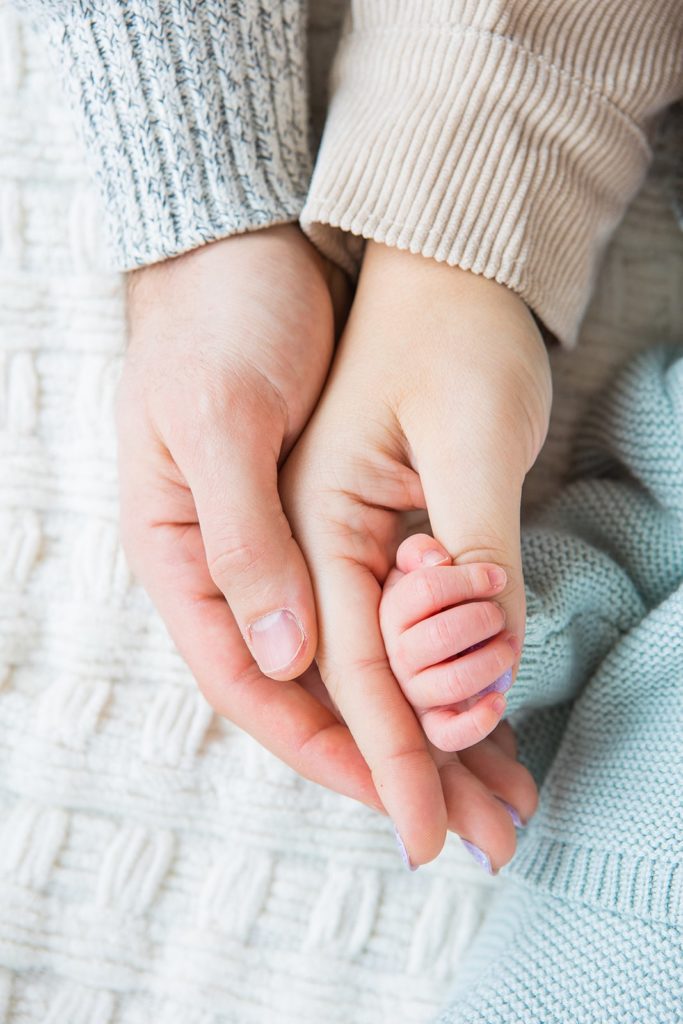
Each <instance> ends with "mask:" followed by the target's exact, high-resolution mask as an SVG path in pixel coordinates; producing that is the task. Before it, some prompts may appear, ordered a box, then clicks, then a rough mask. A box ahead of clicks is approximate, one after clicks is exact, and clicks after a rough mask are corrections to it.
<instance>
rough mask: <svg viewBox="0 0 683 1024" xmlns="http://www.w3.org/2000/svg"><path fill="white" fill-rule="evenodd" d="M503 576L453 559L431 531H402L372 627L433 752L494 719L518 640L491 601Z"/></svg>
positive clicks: (481, 732) (471, 737)
mask: <svg viewBox="0 0 683 1024" xmlns="http://www.w3.org/2000/svg"><path fill="white" fill-rule="evenodd" d="M506 582H507V574H506V572H505V570H504V569H502V568H501V567H500V566H497V565H493V564H491V563H480V562H471V563H469V564H467V565H453V564H452V559H451V557H450V555H449V554H448V553H447V552H446V550H445V549H444V548H443V547H442V545H440V544H439V543H438V542H437V541H435V540H434V538H433V537H430V536H428V535H426V534H417V535H415V536H412V537H408V538H407V540H405V541H404V542H403V543H402V544H401V546H400V547H399V549H398V551H397V553H396V566H395V567H394V568H393V569H392V570H391V572H390V573H389V576H388V577H387V580H386V582H385V585H384V590H383V593H382V599H381V603H380V625H381V628H382V635H383V638H384V643H385V646H386V650H387V655H388V658H389V664H390V665H391V670H392V672H393V673H394V675H395V676H396V679H397V680H398V682H399V684H400V686H401V689H402V690H403V693H404V694H405V696H406V698H407V700H408V701H409V702H410V703H411V704H412V706H413V710H414V711H415V714H416V715H417V717H418V718H419V719H420V722H421V724H422V728H423V730H424V733H425V735H426V736H427V738H428V739H429V740H430V741H431V742H432V743H433V744H434V746H436V747H438V748H439V749H440V750H446V751H457V750H464V749H465V748H467V747H470V746H472V745H473V744H475V743H478V742H479V741H480V740H482V739H484V737H485V736H488V735H489V733H490V732H492V730H493V729H495V727H496V726H497V725H498V723H499V722H500V718H501V715H502V714H503V712H504V711H505V697H504V696H503V694H504V693H505V692H506V690H508V689H509V688H510V686H511V685H512V666H513V664H514V662H515V659H516V657H517V656H518V655H519V653H520V649H521V644H520V641H519V638H518V637H516V636H514V635H513V634H512V633H510V631H509V630H506V629H505V628H504V625H505V613H504V611H503V609H502V608H501V606H500V605H499V604H497V603H496V602H495V600H493V599H494V597H495V596H496V595H497V594H500V593H501V592H502V591H503V590H504V588H505V584H506Z"/></svg>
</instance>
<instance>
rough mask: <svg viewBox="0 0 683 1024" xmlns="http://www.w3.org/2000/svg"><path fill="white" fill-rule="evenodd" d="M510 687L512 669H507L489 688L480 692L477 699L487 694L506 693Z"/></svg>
mask: <svg viewBox="0 0 683 1024" xmlns="http://www.w3.org/2000/svg"><path fill="white" fill-rule="evenodd" d="M511 686H512V669H511V668H509V669H507V671H505V672H503V674H502V676H498V678H497V679H495V680H494V681H493V682H492V683H491V684H490V685H489V686H487V687H485V688H484V689H483V690H480V691H479V693H478V694H477V697H485V696H486V694H487V693H507V692H508V690H509V689H510V687H511Z"/></svg>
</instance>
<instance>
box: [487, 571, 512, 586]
mask: <svg viewBox="0 0 683 1024" xmlns="http://www.w3.org/2000/svg"><path fill="white" fill-rule="evenodd" d="M487 572H488V577H489V583H490V584H491V586H492V587H502V585H503V584H504V583H505V581H506V580H507V578H508V575H507V573H506V572H505V569H499V568H497V567H496V568H494V569H488V570H487Z"/></svg>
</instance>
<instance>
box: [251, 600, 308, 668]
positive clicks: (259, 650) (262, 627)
mask: <svg viewBox="0 0 683 1024" xmlns="http://www.w3.org/2000/svg"><path fill="white" fill-rule="evenodd" d="M247 639H248V640H249V645H250V647H251V652H252V654H253V655H254V658H255V659H256V661H257V662H258V665H259V668H260V669H261V671H262V672H266V673H268V672H279V671H281V670H282V669H283V668H287V666H288V665H291V664H292V662H293V661H294V659H295V658H296V656H297V654H298V653H299V651H300V650H301V648H302V647H303V645H304V640H305V639H306V637H305V636H304V631H303V629H302V628H301V623H300V622H299V620H298V619H297V617H296V615H295V614H294V613H293V612H291V611H290V610H289V608H278V610H277V611H274V612H270V613H269V614H268V615H263V616H262V617H261V618H260V619H256V621H255V622H252V623H251V625H250V626H249V627H248V628H247Z"/></svg>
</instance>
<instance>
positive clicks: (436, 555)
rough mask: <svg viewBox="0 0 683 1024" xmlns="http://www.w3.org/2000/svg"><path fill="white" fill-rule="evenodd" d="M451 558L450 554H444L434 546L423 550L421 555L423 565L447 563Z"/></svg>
mask: <svg viewBox="0 0 683 1024" xmlns="http://www.w3.org/2000/svg"><path fill="white" fill-rule="evenodd" d="M450 560H451V557H450V555H444V554H442V552H441V551H435V550H434V548H430V549H429V551H423V552H422V554H421V555H420V561H421V562H422V564H423V565H445V564H446V562H450Z"/></svg>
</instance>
